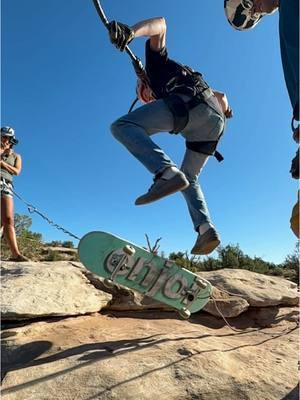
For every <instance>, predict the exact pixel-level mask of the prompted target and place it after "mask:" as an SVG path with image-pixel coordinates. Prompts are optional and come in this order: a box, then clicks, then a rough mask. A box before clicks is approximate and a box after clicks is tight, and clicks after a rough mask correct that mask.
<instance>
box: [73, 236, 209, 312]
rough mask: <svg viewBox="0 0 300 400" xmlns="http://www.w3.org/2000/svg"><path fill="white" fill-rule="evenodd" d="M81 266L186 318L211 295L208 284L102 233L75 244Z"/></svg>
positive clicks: (153, 255) (108, 283) (179, 268)
mask: <svg viewBox="0 0 300 400" xmlns="http://www.w3.org/2000/svg"><path fill="white" fill-rule="evenodd" d="M78 253H79V258H80V261H81V262H82V263H83V265H84V266H85V267H86V268H87V269H88V270H90V271H91V272H93V273H94V274H96V275H99V276H101V277H102V278H104V284H105V285H107V286H112V285H113V284H114V283H117V284H120V285H123V286H126V287H127V288H130V289H133V290H136V291H137V292H139V293H142V294H144V295H147V296H149V297H151V298H153V299H155V300H157V301H160V302H161V303H164V304H167V305H169V306H171V307H173V308H175V309H177V310H178V311H179V313H180V315H181V316H182V317H184V318H188V317H189V316H190V314H191V313H194V312H196V311H199V310H201V309H202V308H203V307H204V306H205V304H206V303H207V302H208V300H209V297H210V295H211V292H212V286H211V284H210V283H209V282H208V281H207V280H205V279H202V278H200V277H199V276H197V275H196V274H194V273H192V272H191V271H188V270H186V269H184V268H181V267H180V266H178V265H176V263H175V261H173V260H167V259H165V258H163V257H160V256H158V255H156V254H153V253H150V252H149V251H147V250H145V249H143V248H141V247H139V246H137V245H135V244H133V243H130V242H128V241H127V240H124V239H121V238H119V237H117V236H114V235H111V234H109V233H106V232H89V233H87V234H86V235H85V236H83V238H82V239H81V240H80V242H79V246H78Z"/></svg>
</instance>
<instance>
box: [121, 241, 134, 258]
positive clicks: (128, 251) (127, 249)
mask: <svg viewBox="0 0 300 400" xmlns="http://www.w3.org/2000/svg"><path fill="white" fill-rule="evenodd" d="M123 251H124V253H126V254H128V255H129V256H133V255H134V253H135V248H134V247H132V246H130V245H129V244H127V245H126V246H124V247H123Z"/></svg>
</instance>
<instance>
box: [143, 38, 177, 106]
mask: <svg viewBox="0 0 300 400" xmlns="http://www.w3.org/2000/svg"><path fill="white" fill-rule="evenodd" d="M181 70H182V65H181V64H178V63H177V62H176V61H173V60H171V59H170V58H169V57H168V51H167V49H166V47H164V48H163V49H162V50H160V51H154V50H152V49H151V47H150V39H148V40H147V42H146V72H147V75H148V78H149V79H150V85H151V88H152V90H153V91H154V93H155V95H156V97H157V98H163V97H165V96H166V92H165V87H166V84H167V83H168V82H169V81H170V79H172V78H174V77H175V76H177V75H178V73H180V71H181Z"/></svg>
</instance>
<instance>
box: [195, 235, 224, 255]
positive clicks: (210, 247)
mask: <svg viewBox="0 0 300 400" xmlns="http://www.w3.org/2000/svg"><path fill="white" fill-rule="evenodd" d="M220 243H221V241H220V240H219V239H215V240H212V241H210V242H209V243H207V244H206V245H204V246H202V247H201V248H198V249H197V248H196V249H195V248H193V249H192V251H191V254H197V255H203V256H205V255H207V254H209V253H211V252H212V251H214V250H215V249H216V248H217V247H218V246H219V244H220Z"/></svg>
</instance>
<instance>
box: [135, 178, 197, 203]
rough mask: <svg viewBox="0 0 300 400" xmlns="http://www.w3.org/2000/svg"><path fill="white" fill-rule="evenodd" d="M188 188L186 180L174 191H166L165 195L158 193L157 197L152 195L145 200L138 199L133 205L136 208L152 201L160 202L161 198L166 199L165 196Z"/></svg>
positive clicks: (188, 184)
mask: <svg viewBox="0 0 300 400" xmlns="http://www.w3.org/2000/svg"><path fill="white" fill-rule="evenodd" d="M189 186H190V183H189V182H188V181H187V180H186V183H184V184H183V185H182V186H180V187H178V188H176V189H173V190H168V191H166V192H165V193H160V194H159V195H156V196H155V195H153V196H151V197H150V196H149V197H148V198H146V199H143V198H141V199H140V198H138V199H136V201H135V203H134V204H135V205H136V206H140V205H143V204H149V203H153V202H154V201H157V200H160V199H162V198H163V197H167V196H169V195H171V194H174V193H176V192H179V191H182V190H184V189H186V188H188V187H189Z"/></svg>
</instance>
